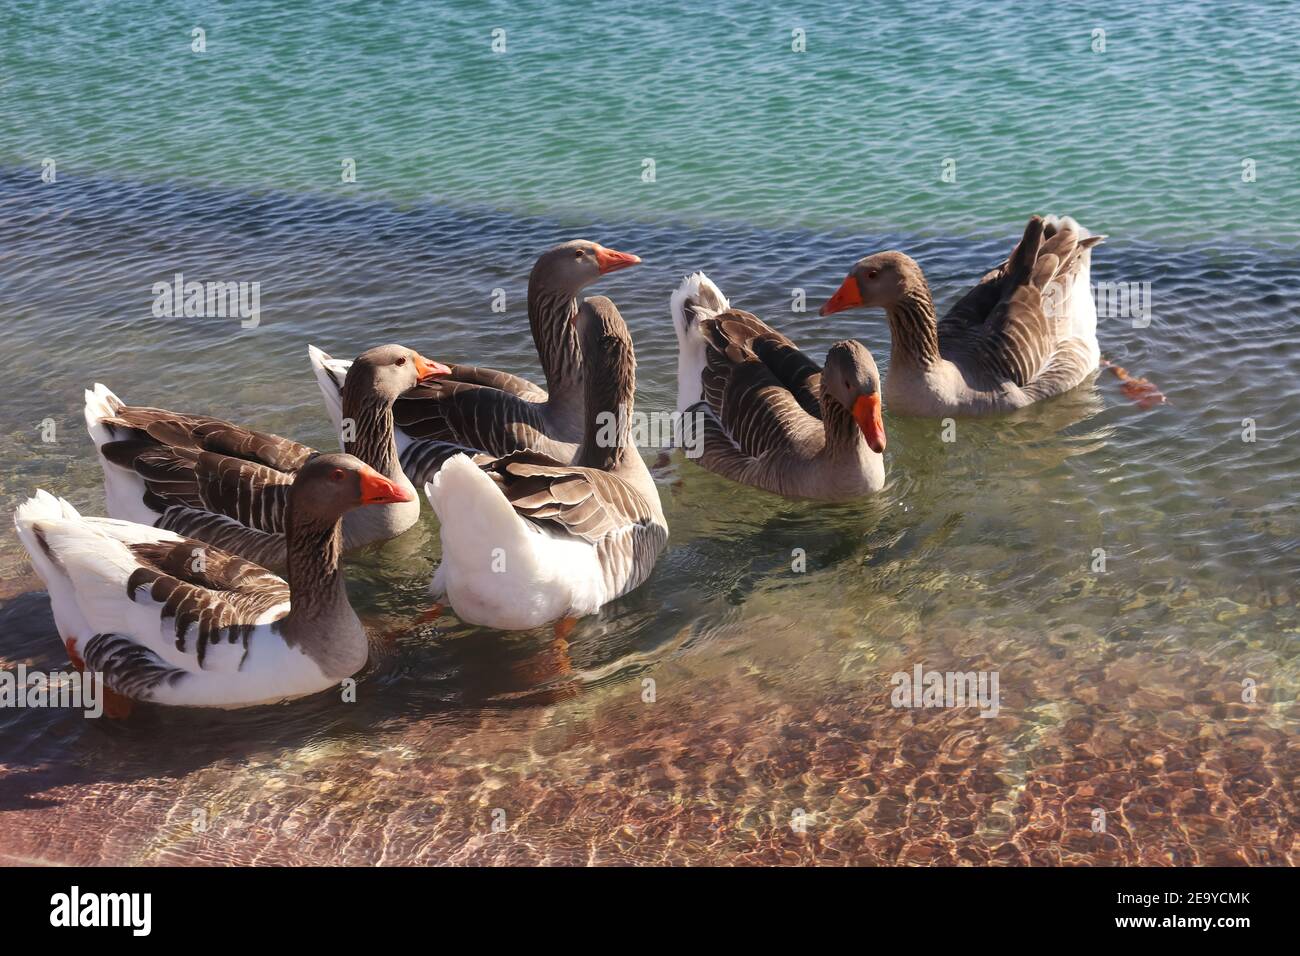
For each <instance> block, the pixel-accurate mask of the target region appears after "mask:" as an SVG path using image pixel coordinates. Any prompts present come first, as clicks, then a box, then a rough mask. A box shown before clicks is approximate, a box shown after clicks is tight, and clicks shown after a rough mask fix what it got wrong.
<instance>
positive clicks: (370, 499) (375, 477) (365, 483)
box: [361, 465, 415, 505]
mask: <svg viewBox="0 0 1300 956" xmlns="http://www.w3.org/2000/svg"><path fill="white" fill-rule="evenodd" d="M414 500H415V494H414V493H413V492H410V491H407V490H406V489H405V488H403V487H401V486H400V485H395V484H393V482H391V481H389V480H388V479H387V478H385V477H384V476H383V475H381V474H380V473H379V472H377V471H375V469H373V468H371V467H370V466H369V465H363V466H362V468H361V503H362V504H363V505H388V504H395V503H396V502H399V501H414Z"/></svg>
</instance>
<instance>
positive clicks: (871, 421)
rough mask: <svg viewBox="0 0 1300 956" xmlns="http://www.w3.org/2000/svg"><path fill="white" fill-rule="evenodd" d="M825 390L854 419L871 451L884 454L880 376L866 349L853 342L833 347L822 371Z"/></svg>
mask: <svg viewBox="0 0 1300 956" xmlns="http://www.w3.org/2000/svg"><path fill="white" fill-rule="evenodd" d="M822 390H823V391H824V392H826V393H827V394H829V395H830V397H831V398H832V399H834V400H835V401H837V402H839V403H840V404H841V405H843V406H844V408H845V409H846V410H847V411H848V413H849V414H850V415H852V416H853V420H854V421H855V422H857V424H858V428H859V430H861V432H862V437H863V438H865V439H866V440H867V447H868V448H870V449H871V450H872V451H874V452H875V453H876V454H877V455H879V454H880V453H881V452H883V451H884V450H885V423H884V421H883V420H882V419H881V417H880V372H879V370H877V368H876V360H875V359H873V358H872V357H871V353H870V352H869V351H868V350H867V347H866V346H865V345H863V344H862V343H861V342H854V341H852V340H851V339H850V340H848V341H844V342H837V343H835V344H834V345H832V346H831V350H830V351H829V352H827V353H826V365H825V366H824V367H823V368H822Z"/></svg>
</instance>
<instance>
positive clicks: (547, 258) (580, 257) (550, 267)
mask: <svg viewBox="0 0 1300 956" xmlns="http://www.w3.org/2000/svg"><path fill="white" fill-rule="evenodd" d="M640 261H641V257H640V256H634V255H632V253H630V252H618V251H616V250H614V249H606V248H605V247H604V246H602V245H601V244H600V243H599V242H592V241H591V240H589V239H574V240H571V241H570V242H562V243H560V244H559V245H558V246H553V247H551V248H550V249H548V250H546V252H543V253H542V254H541V256H540V257H538V259H537V264H536V265H535V266H533V280H534V281H540V283H541V284H542V285H544V286H546V287H548V288H550V289H554V290H556V291H558V292H563V293H566V294H568V295H577V294H578V293H579V292H580V291H582V290H583V289H585V288H586V287H587V286H589V285H591V283H593V282H595V281H596V280H597V279H599V278H600V277H601V276H603V275H608V274H609V273H611V272H617V271H618V270H619V269H626V268H627V267H628V266H634V265H637V264H638V263H639V262H640Z"/></svg>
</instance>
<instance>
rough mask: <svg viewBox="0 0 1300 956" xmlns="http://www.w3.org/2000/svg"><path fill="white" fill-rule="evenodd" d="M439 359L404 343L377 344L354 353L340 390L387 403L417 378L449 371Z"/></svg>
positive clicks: (443, 373)
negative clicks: (434, 358) (359, 352)
mask: <svg viewBox="0 0 1300 956" xmlns="http://www.w3.org/2000/svg"><path fill="white" fill-rule="evenodd" d="M450 374H451V369H450V368H448V367H447V366H446V365H443V364H442V363H441V362H434V361H432V360H431V359H427V358H425V357H424V356H423V355H421V354H420V353H419V352H417V351H415V350H414V349H408V348H407V347H406V346H404V345H380V346H378V347H377V348H373V349H368V350H367V351H365V352H362V353H361V354H360V355H358V356H357V358H356V361H354V362H353V363H352V365H351V367H349V368H348V374H347V378H346V379H344V382H343V392H344V394H345V395H347V394H350V393H356V394H366V395H369V396H372V397H374V398H376V399H379V400H380V401H381V402H383V403H385V404H388V405H391V404H392V403H393V402H395V401H397V397H398V396H399V395H401V394H402V393H403V392H405V391H406V390H407V389H410V388H414V387H415V385H417V384H418V383H420V382H427V381H428V380H429V379H432V378H438V377H440V376H443V375H450Z"/></svg>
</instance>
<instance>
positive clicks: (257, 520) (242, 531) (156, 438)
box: [85, 345, 450, 570]
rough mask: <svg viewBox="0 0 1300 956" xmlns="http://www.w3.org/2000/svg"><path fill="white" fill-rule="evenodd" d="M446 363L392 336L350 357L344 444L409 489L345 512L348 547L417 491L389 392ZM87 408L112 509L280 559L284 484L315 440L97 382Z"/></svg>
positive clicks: (401, 517)
mask: <svg viewBox="0 0 1300 956" xmlns="http://www.w3.org/2000/svg"><path fill="white" fill-rule="evenodd" d="M449 372H450V369H448V368H447V366H445V365H442V364H440V363H438V362H432V361H430V360H429V359H426V358H425V357H424V356H422V355H420V354H419V353H418V352H413V351H412V350H411V349H408V348H405V347H403V346H401V345H381V346H379V347H378V348H373V349H370V350H368V351H366V352H363V353H362V354H361V355H359V356H358V357H357V360H356V361H355V362H352V363H350V368H349V370H348V373H347V376H346V381H345V385H344V388H343V392H342V397H341V404H340V409H341V411H340V426H341V421H342V419H343V418H346V419H347V420H348V421H349V422H350V423H351V427H350V428H349V429H347V432H346V435H345V436H344V440H343V450H344V451H346V452H349V453H351V454H353V455H356V456H357V457H358V458H360V459H361V460H362V461H363V462H365V463H366V464H367V465H369V466H370V467H372V468H374V469H375V470H376V471H378V472H379V473H380V474H381V475H383V476H384V477H385V478H387V479H389V480H390V481H393V482H396V483H397V484H399V485H403V486H405V488H406V489H407V490H408V491H410V492H411V494H410V496H409V497H408V498H405V499H403V501H402V502H401V503H400V504H392V505H387V506H385V507H383V508H365V509H362V510H360V511H353V512H351V513H349V514H348V515H347V516H346V517H345V518H344V520H343V546H344V548H346V549H347V550H352V549H354V548H360V547H364V546H366V545H368V544H374V543H376V542H379V541H387V540H388V539H389V538H394V537H396V536H397V535H399V534H401V533H402V532H403V531H405V530H407V529H408V528H410V527H411V526H412V525H413V524H415V522H416V521H418V520H419V517H420V501H419V498H418V497H417V496H416V494H415V488H414V487H413V486H412V485H411V483H410V482H409V481H407V479H406V475H405V473H404V472H403V471H402V466H401V463H400V462H399V461H398V452H399V448H398V445H397V444H396V443H395V437H396V436H395V435H394V432H393V402H394V401H395V400H396V399H397V397H398V396H399V395H401V394H402V392H404V391H406V390H407V389H409V388H411V387H412V386H414V385H415V384H416V383H417V382H420V381H425V380H428V379H430V378H433V377H435V376H438V375H446V374H448V373H449ZM85 413H86V428H87V429H88V430H89V431H90V437H91V439H92V440H93V441H94V442H95V448H96V450H97V451H98V452H99V461H100V465H101V466H102V467H103V470H104V497H105V500H106V501H107V504H108V513H109V515H110V516H112V517H114V518H121V519H124V520H126V521H138V522H140V523H142V524H152V525H154V526H155V527H159V528H165V529H166V530H168V531H174V532H176V533H177V534H181V535H185V536H186V537H190V538H198V539H199V540H201V541H206V542H207V543H208V544H212V545H216V546H217V547H219V548H222V549H223V550H226V551H230V552H232V553H234V554H237V555H239V556H240V557H243V558H247V559H248V560H250V561H254V562H256V563H257V564H260V565H262V566H263V567H267V568H272V569H275V570H279V569H282V568H283V567H284V565H285V536H284V530H285V512H286V509H287V506H288V500H289V496H290V494H291V491H290V489H291V487H292V484H293V479H294V475H296V474H297V473H298V471H299V469H301V468H302V467H303V465H304V464H306V463H307V462H308V461H310V460H311V459H312V458H313V457H314V456H315V455H316V454H317V453H316V451H315V450H314V449H312V448H309V447H307V446H306V445H302V444H299V443H298V442H296V441H292V440H290V439H288V438H282V437H280V436H279V435H271V434H267V433H266V432H259V431H254V430H252V429H250V428H244V427H242V426H240V425H235V424H232V423H231V422H228V421H223V420H222V419H219V418H209V417H207V416H204V415H189V414H185V413H181V412H173V411H168V410H167V409H162V408H149V407H145V406H139V405H127V404H126V403H125V402H123V401H122V400H121V399H119V398H118V397H117V396H116V395H114V394H113V393H112V392H111V391H109V390H108V389H107V388H105V387H104V386H103V385H100V384H98V383H97V384H96V385H95V387H94V389H93V390H87V391H86V408H85Z"/></svg>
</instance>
